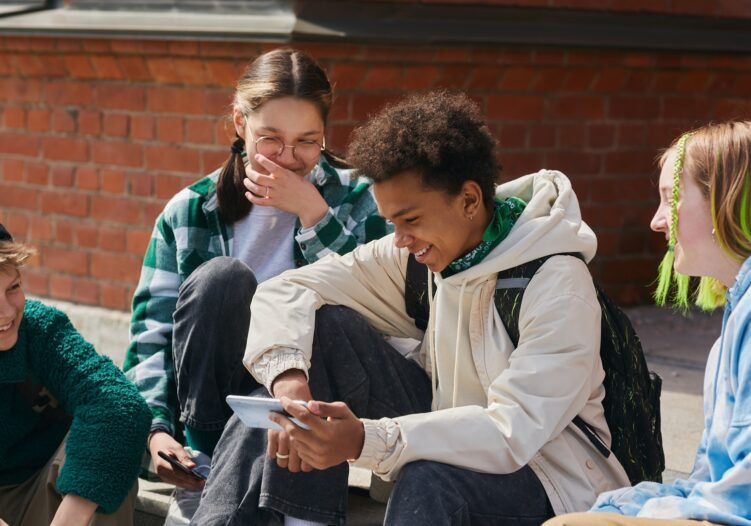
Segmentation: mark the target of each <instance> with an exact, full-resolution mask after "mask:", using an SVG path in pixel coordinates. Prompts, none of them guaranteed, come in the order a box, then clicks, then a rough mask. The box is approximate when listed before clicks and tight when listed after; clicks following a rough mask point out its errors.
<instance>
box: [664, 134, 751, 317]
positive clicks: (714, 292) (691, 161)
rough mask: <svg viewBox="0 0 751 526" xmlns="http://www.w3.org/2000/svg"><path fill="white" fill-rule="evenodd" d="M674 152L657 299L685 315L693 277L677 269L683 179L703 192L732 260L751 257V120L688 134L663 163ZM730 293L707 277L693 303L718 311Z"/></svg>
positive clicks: (715, 233) (718, 237) (715, 231)
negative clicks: (669, 205) (665, 244)
mask: <svg viewBox="0 0 751 526" xmlns="http://www.w3.org/2000/svg"><path fill="white" fill-rule="evenodd" d="M689 139H690V140H689ZM687 150H689V152H688V153H687ZM668 152H675V153H676V157H675V164H674V166H673V189H672V203H671V210H670V212H671V220H670V228H669V236H668V237H669V240H668V252H667V253H666V254H665V257H664V258H663V260H662V262H661V263H660V267H659V274H658V278H657V287H656V290H655V293H654V297H655V301H656V302H657V304H658V305H664V304H665V302H667V301H670V302H671V303H672V304H673V305H674V306H675V307H677V308H678V309H680V310H682V311H685V310H686V309H687V308H688V305H689V301H690V296H691V292H690V280H691V278H690V277H689V276H686V275H683V274H680V273H678V272H675V270H674V268H673V263H674V250H675V245H676V237H677V229H678V202H679V198H680V182H681V177H682V176H683V175H688V176H689V177H691V178H693V180H694V181H695V182H696V183H697V184H699V186H700V187H701V188H702V191H703V193H704V195H705V196H706V198H707V199H708V200H709V203H710V213H711V217H712V226H713V232H712V233H713V236H714V239H715V241H716V242H717V244H718V245H719V246H720V247H721V248H722V249H723V250H724V251H725V253H727V255H728V256H729V257H730V258H731V259H732V260H734V261H736V262H738V263H743V261H745V260H746V259H747V258H748V257H749V256H751V121H740V122H738V121H736V122H726V123H722V124H715V125H708V126H704V127H702V128H699V129H697V130H694V131H692V132H688V133H686V134H684V135H682V136H681V137H679V138H678V139H677V140H676V141H675V142H674V143H673V145H672V146H671V148H669V149H668V150H667V151H666V153H665V154H663V156H662V159H661V162H664V161H665V159H666V158H667V154H668ZM684 172H685V173H684ZM726 292H727V288H726V287H725V285H724V284H723V283H721V282H720V281H719V280H717V279H715V278H711V277H708V276H703V277H701V278H700V279H699V283H698V286H697V287H696V289H695V292H694V294H693V300H694V302H695V303H696V304H697V305H698V306H699V307H700V308H702V309H703V310H713V309H715V308H717V307H719V306H721V305H723V304H724V302H725V294H726Z"/></svg>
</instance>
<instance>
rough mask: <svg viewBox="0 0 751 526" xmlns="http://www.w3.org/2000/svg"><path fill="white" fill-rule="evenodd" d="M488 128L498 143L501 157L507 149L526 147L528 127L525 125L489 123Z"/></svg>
mask: <svg viewBox="0 0 751 526" xmlns="http://www.w3.org/2000/svg"><path fill="white" fill-rule="evenodd" d="M490 129H491V131H492V133H493V135H494V136H496V137H497V138H498V142H499V143H500V148H501V157H503V155H504V154H505V153H506V152H507V151H508V150H515V149H520V148H526V147H527V135H528V128H527V126H525V125H520V124H510V123H503V124H499V125H491V126H490Z"/></svg>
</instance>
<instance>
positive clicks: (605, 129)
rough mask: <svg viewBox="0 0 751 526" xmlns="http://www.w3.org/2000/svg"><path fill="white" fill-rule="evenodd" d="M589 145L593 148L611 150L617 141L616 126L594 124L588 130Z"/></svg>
mask: <svg viewBox="0 0 751 526" xmlns="http://www.w3.org/2000/svg"><path fill="white" fill-rule="evenodd" d="M588 137H589V138H588V145H589V146H590V147H591V148H597V149H600V148H610V147H612V146H613V143H614V141H615V126H613V125H611V124H592V125H590V126H589V129H588Z"/></svg>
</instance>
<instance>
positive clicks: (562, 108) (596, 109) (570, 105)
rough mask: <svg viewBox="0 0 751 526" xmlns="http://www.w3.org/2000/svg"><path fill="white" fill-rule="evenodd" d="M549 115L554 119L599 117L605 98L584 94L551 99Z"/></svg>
mask: <svg viewBox="0 0 751 526" xmlns="http://www.w3.org/2000/svg"><path fill="white" fill-rule="evenodd" d="M550 115H551V116H552V117H553V118H555V119H592V120H594V119H601V118H602V117H603V116H604V115H605V100H604V99H603V98H602V97H591V96H585V95H581V96H571V97H560V98H557V99H554V100H553V101H552V105H551V112H550Z"/></svg>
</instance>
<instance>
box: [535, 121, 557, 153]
mask: <svg viewBox="0 0 751 526" xmlns="http://www.w3.org/2000/svg"><path fill="white" fill-rule="evenodd" d="M555 130H556V129H555V126H551V125H548V124H541V125H538V126H532V127H530V130H529V146H530V148H552V147H554V146H555Z"/></svg>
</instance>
